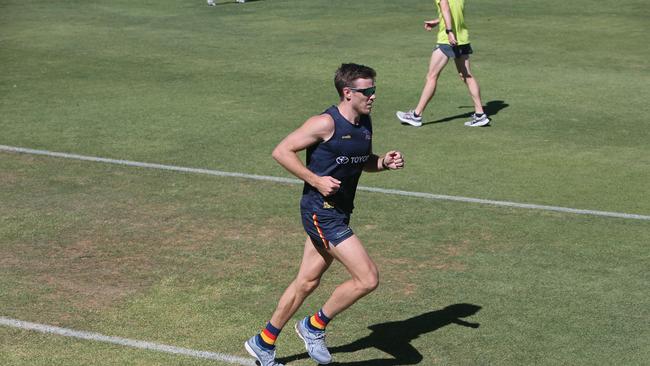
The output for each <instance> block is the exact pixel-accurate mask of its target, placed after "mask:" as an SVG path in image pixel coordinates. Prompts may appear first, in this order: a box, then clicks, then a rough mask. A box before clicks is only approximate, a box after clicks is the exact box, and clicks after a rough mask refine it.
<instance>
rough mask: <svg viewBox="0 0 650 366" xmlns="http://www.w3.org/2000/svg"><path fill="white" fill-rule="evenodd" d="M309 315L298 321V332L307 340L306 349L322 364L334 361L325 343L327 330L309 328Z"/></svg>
mask: <svg viewBox="0 0 650 366" xmlns="http://www.w3.org/2000/svg"><path fill="white" fill-rule="evenodd" d="M308 321H309V317H306V318H305V319H303V320H301V321H299V322H298V323H296V327H295V328H296V333H298V337H300V339H302V341H303V342H305V349H307V353H309V357H311V358H312V359H313V360H314V361H316V362H318V363H319V364H321V365H325V364H328V363H330V362H332V355H330V351H328V350H327V346H326V345H325V331H314V330H311V329H309V327H308V325H307V322H308Z"/></svg>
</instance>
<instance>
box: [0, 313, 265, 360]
mask: <svg viewBox="0 0 650 366" xmlns="http://www.w3.org/2000/svg"><path fill="white" fill-rule="evenodd" d="M0 325H4V326H8V327H13V328H19V329H23V330H32V331H36V332H41V333H49V334H56V335H60V336H65V337H72V338H79V339H85V340H91V341H97V342H104V343H112V344H117V345H121V346H128V347H133V348H140V349H147V350H152V351H158V352H165V353H172V354H176V355H184V356H190V357H195V358H204V359H208V360H215V361H222V362H227V363H231V364H235V365H244V366H254V365H255V361H253V359H248V358H243V357H237V356H232V355H227V354H224V353H216V352H208V351H197V350H193V349H189V348H182V347H175V346H170V345H166V344H160V343H152V342H146V341H140V340H136V339H128V338H121V337H112V336H106V335H103V334H100V333H93V332H84V331H78V330H73V329H68V328H60V327H55V326H52V325H45V324H38V323H30V322H26V321H22V320H16V319H11V318H6V317H0Z"/></svg>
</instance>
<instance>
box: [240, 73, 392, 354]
mask: <svg viewBox="0 0 650 366" xmlns="http://www.w3.org/2000/svg"><path fill="white" fill-rule="evenodd" d="M375 76H376V73H375V70H373V69H372V68H370V67H367V66H364V65H357V64H342V65H341V67H340V68H339V69H338V70H337V71H336V74H335V75H334V86H335V87H336V90H337V92H338V94H339V98H340V101H339V104H338V105H335V106H332V107H330V108H328V109H327V110H326V111H325V112H323V113H322V114H319V115H316V116H313V117H311V118H309V119H308V120H307V121H306V122H305V123H304V124H303V125H302V126H301V127H299V128H298V129H296V130H295V131H293V132H292V133H290V134H289V135H288V136H287V137H286V138H285V139H284V140H282V141H281V142H280V143H279V144H278V146H277V147H276V148H275V150H274V151H273V158H274V159H275V160H277V161H278V163H280V165H282V166H283V167H284V168H285V169H287V170H288V171H289V172H291V173H292V174H293V175H295V176H296V177H298V178H300V179H302V180H303V181H304V182H305V185H304V188H303V195H302V199H301V201H300V212H301V217H302V223H303V227H304V228H305V231H306V232H307V240H306V242H305V246H304V252H303V258H302V262H301V264H300V269H299V271H298V275H297V276H296V278H295V279H294V280H293V282H292V283H291V284H290V285H289V286H288V287H287V289H286V290H285V291H284V293H283V294H282V297H281V298H280V301H279V302H278V306H277V308H276V309H275V312H274V313H273V315H272V316H271V319H270V320H269V322H268V323H267V325H266V327H265V328H264V329H263V330H262V331H261V332H260V333H259V334H257V335H255V336H253V337H251V338H250V339H249V340H248V341H246V343H245V344H244V346H245V348H246V350H247V351H248V352H249V353H250V354H251V355H252V356H253V357H255V358H256V359H257V360H258V361H259V362H260V364H261V365H262V366H278V365H280V364H279V363H277V362H276V361H275V341H276V340H277V337H278V335H279V334H280V331H281V330H282V328H283V327H284V326H285V324H286V323H287V322H288V321H289V319H291V317H292V316H293V315H294V314H295V312H296V311H297V310H298V308H299V307H300V306H301V305H302V303H303V301H304V300H305V298H306V297H307V296H309V294H310V293H312V291H314V290H315V289H316V287H317V286H318V284H319V282H320V279H321V277H322V275H323V273H325V271H326V270H327V269H328V268H329V266H330V264H331V263H332V262H333V261H334V260H335V259H336V260H337V261H339V262H340V263H341V264H343V265H344V266H345V268H346V269H347V270H348V272H349V274H350V279H349V280H347V281H345V282H343V283H342V284H341V285H339V286H338V287H337V288H336V289H335V290H334V292H333V293H332V294H331V296H330V297H329V299H328V300H327V301H326V302H325V304H323V306H322V307H321V308H320V310H318V311H317V312H316V313H314V314H313V315H310V316H307V317H305V318H303V319H302V320H301V321H299V322H298V323H297V324H296V325H295V330H296V333H297V334H298V336H299V337H300V338H301V339H302V340H303V342H304V343H305V348H306V349H307V353H308V354H309V356H310V357H311V358H312V359H314V360H315V361H316V362H318V363H319V364H327V363H330V362H331V361H332V357H331V355H330V353H329V351H328V350H327V347H326V345H325V328H326V326H327V324H328V323H329V321H330V320H331V319H333V318H334V316H336V315H337V314H339V313H340V312H342V311H343V310H345V309H347V308H348V307H349V306H351V305H352V304H354V303H355V302H356V301H357V300H359V299H360V298H361V297H363V296H365V295H367V294H368V293H370V292H372V291H373V290H374V289H375V288H376V287H377V284H378V272H377V266H376V265H375V263H374V262H373V260H372V259H371V258H370V256H369V255H368V253H367V252H366V250H365V248H364V247H363V244H362V243H361V241H360V240H359V238H358V237H357V236H356V235H355V234H354V232H353V231H352V229H351V228H350V227H349V226H348V225H349V223H350V215H351V213H352V210H353V209H354V196H355V193H356V190H357V183H358V182H359V177H360V176H361V173H362V172H363V171H367V172H380V171H384V170H396V169H402V168H403V167H404V159H403V158H402V154H401V153H400V152H399V151H395V150H392V151H389V152H387V153H386V154H384V155H382V156H378V155H375V154H373V152H372V137H373V135H372V123H371V120H370V111H371V110H372V104H373V103H374V101H375V98H376V96H375ZM303 150H306V151H307V161H306V164H303V162H302V161H301V160H300V158H299V157H298V153H299V152H300V151H303Z"/></svg>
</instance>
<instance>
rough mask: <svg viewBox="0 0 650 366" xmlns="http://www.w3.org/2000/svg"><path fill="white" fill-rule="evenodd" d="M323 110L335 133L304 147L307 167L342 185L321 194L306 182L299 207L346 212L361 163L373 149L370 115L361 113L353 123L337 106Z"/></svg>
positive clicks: (365, 160)
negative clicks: (325, 195)
mask: <svg viewBox="0 0 650 366" xmlns="http://www.w3.org/2000/svg"><path fill="white" fill-rule="evenodd" d="M324 113H327V114H329V115H330V116H331V117H332V119H333V120H334V135H332V137H331V138H330V139H329V140H327V141H323V142H320V143H318V144H315V145H312V146H310V147H309V148H307V168H308V169H309V170H311V171H312V172H313V173H315V174H316V175H318V176H321V177H322V176H331V177H334V178H336V179H338V180H340V181H341V187H340V188H339V190H338V191H337V192H336V193H335V194H333V195H331V196H328V197H323V195H322V194H320V192H318V190H317V189H316V188H314V187H312V186H311V185H309V184H307V183H305V185H304V188H303V191H302V192H303V193H302V194H303V196H302V199H301V201H300V207H301V209H302V210H316V209H323V208H335V209H338V210H341V211H343V212H345V213H348V214H349V213H351V212H352V210H353V209H354V195H355V193H356V191H357V184H358V182H359V177H360V176H361V173H362V172H363V166H364V165H365V164H366V162H367V161H368V159H369V157H370V154H371V152H372V123H371V121H370V116H368V115H362V116H361V117H360V119H359V123H358V124H356V125H355V124H353V123H351V122H350V121H348V120H347V119H345V117H343V116H342V115H341V113H340V112H339V109H338V107H337V106H331V107H330V108H328V109H327V110H326V111H325V112H324Z"/></svg>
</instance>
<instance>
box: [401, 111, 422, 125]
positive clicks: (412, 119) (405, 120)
mask: <svg viewBox="0 0 650 366" xmlns="http://www.w3.org/2000/svg"><path fill="white" fill-rule="evenodd" d="M395 115H397V118H398V119H399V120H400V121H402V124H403V125H404V124H408V125H411V126H415V127H420V126H422V116H419V117H416V116H415V110H413V109H411V110H410V111H408V112H402V111H397V113H395Z"/></svg>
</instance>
